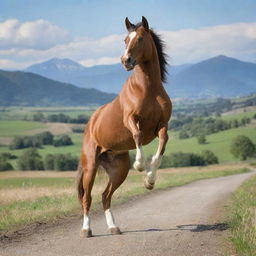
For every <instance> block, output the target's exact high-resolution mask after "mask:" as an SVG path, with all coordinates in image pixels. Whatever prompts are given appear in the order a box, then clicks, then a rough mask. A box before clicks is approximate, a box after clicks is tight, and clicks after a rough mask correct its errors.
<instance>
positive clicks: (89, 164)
mask: <svg viewBox="0 0 256 256" xmlns="http://www.w3.org/2000/svg"><path fill="white" fill-rule="evenodd" d="M125 24H126V28H127V30H128V35H127V36H126V38H125V44H126V48H125V52H124V55H123V56H122V58H121V61H122V64H123V66H124V67H125V69H126V70H127V71H129V70H132V69H134V72H133V74H132V75H131V76H130V77H129V78H128V79H127V81H126V83H125V84H124V86H123V88H122V90H121V92H120V94H119V95H118V96H117V97H116V98H115V99H114V100H113V101H112V102H110V103H108V104H106V105H104V106H102V107H100V108H99V109H98V110H97V111H96V112H95V113H94V114H93V115H92V117H91V118H90V121H89V123H88V124H87V126H86V129H85V132H84V138H83V146H82V154H81V159H80V163H79V168H78V196H79V199H80V201H81V204H82V207H83V214H84V219H83V227H82V232H81V235H82V236H86V237H90V236H92V231H91V228H90V219H89V209H90V206H91V201H92V198H91V190H92V187H93V183H94V179H95V175H96V172H97V169H98V167H99V166H102V167H103V168H104V169H105V170H106V172H107V174H108V176H109V182H108V184H107V187H106V189H105V191H104V192H103V194H102V203H103V208H104V211H105V215H106V221H107V225H108V228H109V231H110V232H111V233H112V234H120V230H119V228H118V226H117V225H116V223H115V221H114V217H113V214H112V212H111V209H110V204H111V197H112V195H113V193H114V192H115V190H116V189H117V188H118V187H119V186H120V185H121V184H122V183H123V181H124V180H125V178H126V176H127V174H128V171H129V168H130V159H129V153H128V151H129V150H131V149H136V159H135V162H134V165H133V166H134V168H135V169H136V170H138V171H143V170H144V169H145V159H144V155H143V150H142V145H146V144H148V143H150V142H151V141H152V140H153V139H155V137H158V138H159V146H158V149H157V152H156V154H155V155H154V156H153V157H152V160H151V162H150V164H149V166H148V168H147V171H146V172H147V175H146V178H145V180H144V184H145V187H146V188H147V189H153V187H154V183H155V178H156V170H157V168H158V167H159V165H160V162H161V158H162V156H163V154H164V151H165V145H166V143H167V140H168V134H167V128H168V121H169V119H170V116H171V112H172V104H171V101H170V98H169V97H168V95H167V93H166V91H165V89H164V87H163V84H162V82H164V81H165V77H166V65H167V61H166V55H165V53H164V52H163V42H162V40H161V39H160V38H159V36H158V35H156V34H155V33H154V32H153V30H152V29H150V28H149V26H148V22H147V20H146V18H145V17H142V22H140V23H138V24H137V25H134V24H132V23H130V21H129V20H128V18H126V19H125Z"/></svg>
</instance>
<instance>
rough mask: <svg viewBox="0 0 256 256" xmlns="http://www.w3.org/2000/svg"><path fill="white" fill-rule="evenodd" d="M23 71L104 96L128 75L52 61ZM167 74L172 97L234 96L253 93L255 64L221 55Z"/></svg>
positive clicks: (110, 67) (111, 67)
mask: <svg viewBox="0 0 256 256" xmlns="http://www.w3.org/2000/svg"><path fill="white" fill-rule="evenodd" d="M25 71H28V72H32V73H36V74H39V75H42V76H45V77H48V78H50V79H54V80H58V81H61V82H67V83H72V84H74V85H76V86H79V87H83V88H95V89H98V90H101V91H104V92H107V93H118V92H119V91H120V89H121V88H122V86H123V84H124V82H125V81H126V79H127V78H128V76H129V75H130V72H127V71H125V70H124V68H123V67H122V66H121V64H113V65H99V66H93V67H84V66H82V65H80V64H78V63H76V62H74V61H72V60H69V59H56V58H54V59H51V60H49V61H46V62H43V63H40V64H35V65H32V66H30V67H28V68H27V69H26V70H25ZM168 73H169V75H168V79H167V83H166V87H165V88H166V90H167V92H168V93H169V95H170V96H171V97H173V98H205V97H206V98H208V97H236V96H241V95H247V94H249V93H254V92H255V91H256V64H255V63H249V62H244V61H240V60H237V59H234V58H230V57H227V56H224V55H219V56H216V57H213V58H210V59H207V60H204V61H201V62H199V63H196V64H185V65H180V66H168Z"/></svg>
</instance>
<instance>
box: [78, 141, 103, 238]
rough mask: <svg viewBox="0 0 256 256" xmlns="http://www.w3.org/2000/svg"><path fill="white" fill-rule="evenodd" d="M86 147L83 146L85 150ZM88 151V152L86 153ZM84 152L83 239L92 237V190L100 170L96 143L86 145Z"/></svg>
mask: <svg viewBox="0 0 256 256" xmlns="http://www.w3.org/2000/svg"><path fill="white" fill-rule="evenodd" d="M84 147H85V145H84V146H83V148H84ZM85 150H86V152H85ZM85 150H83V152H82V156H81V162H80V165H81V166H80V168H82V172H83V174H82V177H81V187H82V191H83V192H82V193H83V195H80V197H81V203H82V207H83V214H84V218H83V227H82V230H81V237H91V236H92V231H91V227H90V218H89V210H90V206H91V202H92V197H91V190H92V187H93V183H94V180H95V175H96V172H97V168H98V155H99V153H98V152H99V148H98V147H97V145H95V143H94V142H88V143H86V149H85Z"/></svg>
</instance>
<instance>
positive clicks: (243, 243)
mask: <svg viewBox="0 0 256 256" xmlns="http://www.w3.org/2000/svg"><path fill="white" fill-rule="evenodd" d="M230 226H231V241H232V243H233V245H234V246H235V249H236V252H237V254H238V255H246V256H254V255H255V254H256V175H255V176H253V177H252V178H250V179H249V180H247V181H246V182H245V183H243V184H242V186H241V187H240V188H239V189H238V190H237V191H236V192H235V195H234V198H233V204H232V208H231V220H230Z"/></svg>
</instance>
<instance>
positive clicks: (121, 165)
mask: <svg viewBox="0 0 256 256" xmlns="http://www.w3.org/2000/svg"><path fill="white" fill-rule="evenodd" d="M102 166H103V167H104V168H105V169H106V171H107V173H108V176H109V182H108V185H107V187H106V189H105V191H104V192H103V194H102V204H103V209H104V211H105V216H106V221H107V225H108V229H109V231H110V233H111V234H113V235H114V234H121V232H120V229H119V228H118V226H117V225H116V223H115V220H114V216H113V213H112V211H111V198H112V195H113V193H114V192H115V190H116V189H117V188H118V187H119V186H120V185H121V184H122V183H123V182H124V180H125V178H126V177H127V174H128V172H129V167H130V158H129V153H128V152H126V153H122V154H118V155H114V154H108V153H106V155H105V156H104V159H103V160H102Z"/></svg>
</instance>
